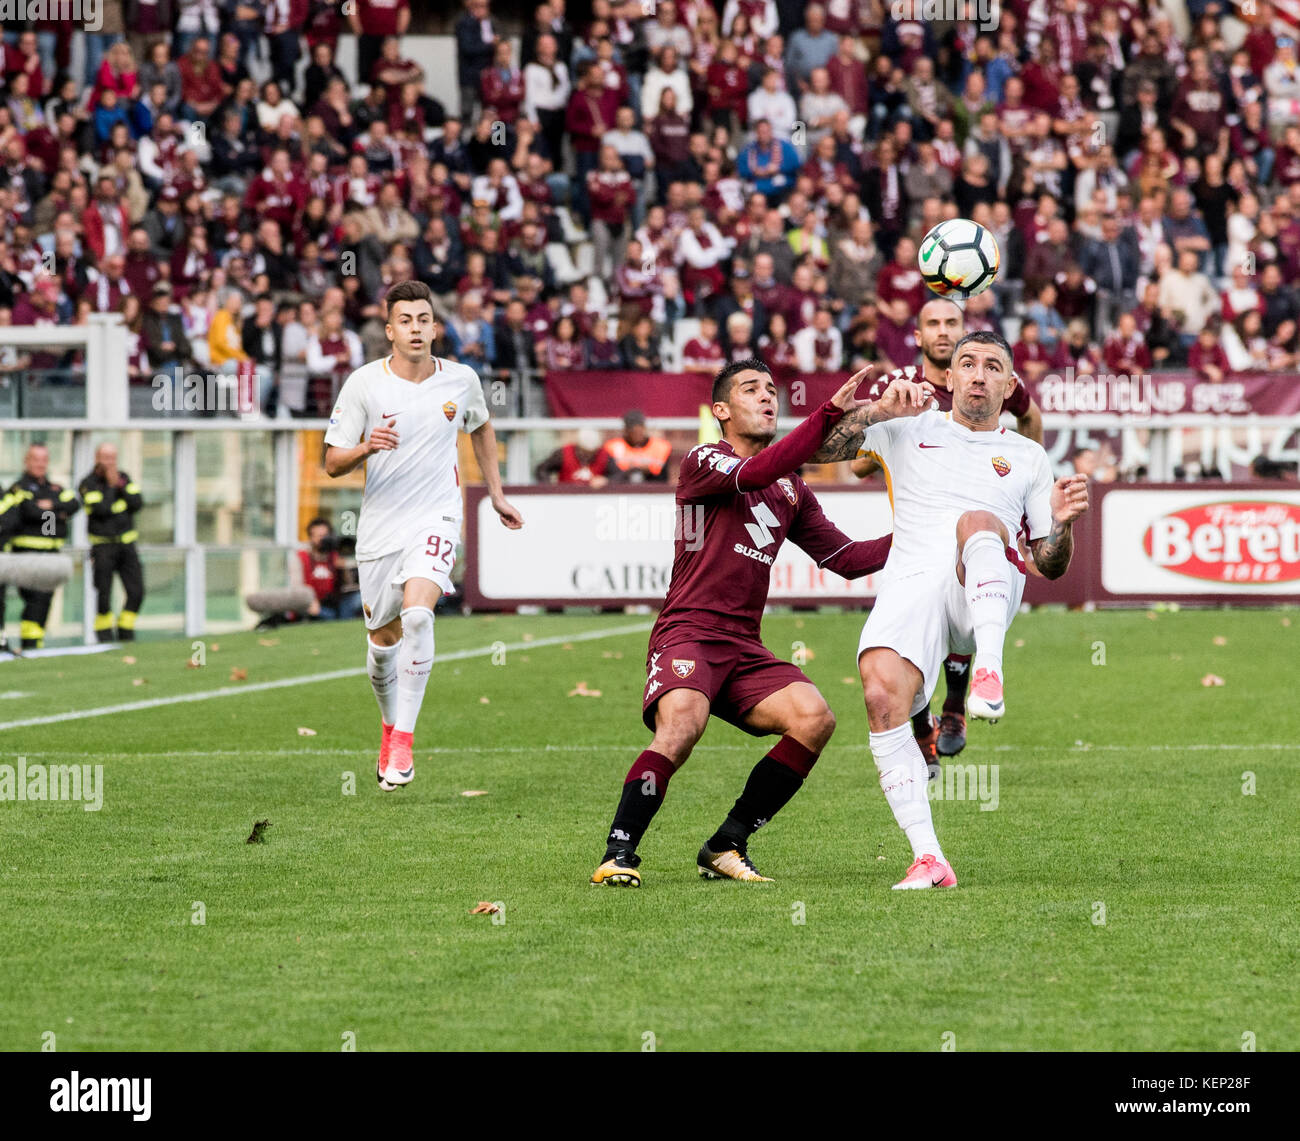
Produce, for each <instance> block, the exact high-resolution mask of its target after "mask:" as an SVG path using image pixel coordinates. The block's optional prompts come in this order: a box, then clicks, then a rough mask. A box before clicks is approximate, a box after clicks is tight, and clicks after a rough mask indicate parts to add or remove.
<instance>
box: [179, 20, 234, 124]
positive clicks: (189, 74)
mask: <svg viewBox="0 0 1300 1141" xmlns="http://www.w3.org/2000/svg"><path fill="white" fill-rule="evenodd" d="M176 69H177V70H178V71H179V72H180V75H181V99H182V100H184V102H183V103H182V105H181V112H180V114H181V118H182V119H187V120H196V121H197V120H205V119H207V118H208V117H209V116H210V115H211V114H212V112H213V111H215V110H216V109H217V104H219V103H220V102H221V101H222V100H223V99H224V98H225V97H226V85H225V83H223V82H222V79H221V68H220V67H218V66H217V61H216V60H215V59H213V58H212V41H211V40H209V39H208V38H207V36H200V37H199V38H198V39H197V40H195V41H194V43H193V45H192V46H191V47H190V50H189V51H187V52H186V53H185V54H184V55H183V56H181V58H180V59H178V60H177V61H176Z"/></svg>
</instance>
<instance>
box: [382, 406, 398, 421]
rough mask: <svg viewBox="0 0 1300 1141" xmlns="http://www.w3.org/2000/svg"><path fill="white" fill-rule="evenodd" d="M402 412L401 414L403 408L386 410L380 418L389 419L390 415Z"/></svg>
mask: <svg viewBox="0 0 1300 1141" xmlns="http://www.w3.org/2000/svg"><path fill="white" fill-rule="evenodd" d="M400 414H401V409H400V408H399V409H398V410H397V411H396V412H385V413H383V414H382V415H381V416H380V417H379V418H380V419H381V420H387V419H388V417H390V416H398V415H400Z"/></svg>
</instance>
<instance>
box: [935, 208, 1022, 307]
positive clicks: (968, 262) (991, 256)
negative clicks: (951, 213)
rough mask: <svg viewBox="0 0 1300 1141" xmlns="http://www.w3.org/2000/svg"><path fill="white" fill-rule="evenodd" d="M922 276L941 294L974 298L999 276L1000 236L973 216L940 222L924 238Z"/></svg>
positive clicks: (1000, 258)
mask: <svg viewBox="0 0 1300 1141" xmlns="http://www.w3.org/2000/svg"><path fill="white" fill-rule="evenodd" d="M916 262H917V265H918V266H919V267H920V270H921V276H922V277H923V278H924V279H925V284H926V285H928V286H929V287H930V288H931V289H932V290H933V291H934V292H935V293H937V294H939V296H940V297H974V296H975V295H976V294H977V293H983V292H984V291H985V290H986V289H987V288H988V287H989V286H990V285H992V284H993V283H994V282H995V281H997V279H998V267H999V265H1000V264H1001V262H1002V254H1001V252H1000V251H999V250H998V243H997V239H996V238H994V236H993V235H992V234H991V233H989V231H988V230H986V229H985V228H984V227H983V226H981V225H979V223H977V222H972V221H971V220H970V219H969V218H950V219H949V220H948V221H946V222H940V223H939V224H938V225H937V226H935V228H934V229H933V230H931V231H930V232H929V233H928V234H926V235H925V237H924V238H923V239H921V248H920V251H919V252H918V253H917V255H916Z"/></svg>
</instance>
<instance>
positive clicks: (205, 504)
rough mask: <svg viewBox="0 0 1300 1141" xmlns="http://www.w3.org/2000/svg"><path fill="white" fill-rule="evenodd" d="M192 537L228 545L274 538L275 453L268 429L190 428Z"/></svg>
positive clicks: (215, 543) (206, 541)
mask: <svg viewBox="0 0 1300 1141" xmlns="http://www.w3.org/2000/svg"><path fill="white" fill-rule="evenodd" d="M194 446H195V452H196V465H197V469H198V479H197V481H196V486H195V502H196V504H197V507H198V518H197V520H196V526H195V536H196V538H197V539H198V541H199V542H200V543H202V544H211V545H213V546H234V545H238V544H240V543H245V542H249V541H256V540H259V539H265V540H268V541H269V540H271V539H274V537H275V455H274V450H273V445H272V439H271V433H270V432H263V431H246V432H245V431H219V432H196V433H195V434H194Z"/></svg>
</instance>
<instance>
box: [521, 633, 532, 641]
mask: <svg viewBox="0 0 1300 1141" xmlns="http://www.w3.org/2000/svg"><path fill="white" fill-rule="evenodd" d="M533 637H534V636H533V635H532V634H524V635H522V639H521V640H522V641H525V642H531V641H532V640H533Z"/></svg>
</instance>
